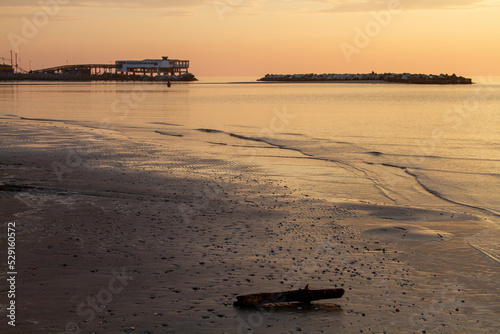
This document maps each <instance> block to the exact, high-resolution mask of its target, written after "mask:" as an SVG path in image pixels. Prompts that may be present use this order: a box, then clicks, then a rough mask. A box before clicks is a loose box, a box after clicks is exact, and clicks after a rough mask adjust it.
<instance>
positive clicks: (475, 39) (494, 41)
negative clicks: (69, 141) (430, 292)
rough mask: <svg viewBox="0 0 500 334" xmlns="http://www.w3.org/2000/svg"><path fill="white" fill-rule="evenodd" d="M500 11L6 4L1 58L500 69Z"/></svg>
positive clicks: (212, 1)
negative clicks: (165, 58)
mask: <svg viewBox="0 0 500 334" xmlns="http://www.w3.org/2000/svg"><path fill="white" fill-rule="evenodd" d="M499 17H500V1H498V0H495V1H492V0H486V1H480V0H456V1H450V0H400V1H398V0H373V1H368V0H309V1H304V0H280V1H279V0H142V1H134V0H104V1H87V0H41V1H38V0H2V1H0V18H1V20H0V28H1V31H2V34H1V38H0V56H1V57H5V58H10V50H14V51H17V52H18V57H19V59H20V64H21V66H22V67H23V68H25V69H29V68H31V69H36V68H41V67H50V66H57V65H63V64H66V63H69V64H78V63H110V62H114V61H115V60H128V59H138V60H141V59H146V58H161V56H170V57H171V58H179V59H189V60H191V72H192V73H194V74H195V75H197V76H213V75H221V76H232V75H234V76H256V77H259V76H262V75H264V74H266V73H311V72H314V73H325V72H328V73H346V72H347V73H358V72H371V71H375V72H413V73H435V74H439V73H449V74H451V73H457V74H460V75H467V76H474V75H500V66H499V65H498V59H500V20H498V18H499ZM1 61H2V59H0V62H1Z"/></svg>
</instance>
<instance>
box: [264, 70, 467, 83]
mask: <svg viewBox="0 0 500 334" xmlns="http://www.w3.org/2000/svg"><path fill="white" fill-rule="evenodd" d="M258 81H277V82H280V81H281V82H357V81H358V82H359V81H369V82H395V83H408V84H441V85H470V84H472V79H470V78H464V77H461V76H460V77H459V76H457V75H456V74H452V75H448V74H440V75H433V74H411V73H401V74H396V73H383V74H378V73H374V72H372V73H367V74H359V73H358V74H327V73H324V74H312V73H311V74H266V76H265V77H263V78H261V79H259V80H258Z"/></svg>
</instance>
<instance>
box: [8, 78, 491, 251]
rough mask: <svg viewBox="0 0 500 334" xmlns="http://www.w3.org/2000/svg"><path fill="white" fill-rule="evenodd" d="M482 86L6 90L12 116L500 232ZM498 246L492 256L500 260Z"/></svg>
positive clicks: (487, 96) (219, 84)
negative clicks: (126, 139)
mask: <svg viewBox="0 0 500 334" xmlns="http://www.w3.org/2000/svg"><path fill="white" fill-rule="evenodd" d="M228 81H231V83H228ZM474 81H475V82H477V84H475V85H472V86H427V85H422V86H418V85H400V84H351V83H350V84H339V83H334V84H333V83H332V84H330V83H326V84H325V83H319V84H314V83H308V84H301V83H280V84H277V83H256V82H251V81H250V80H249V79H248V78H239V79H232V80H228V79H226V78H224V79H220V78H219V79H214V78H207V79H206V80H202V81H200V82H197V83H179V84H174V85H173V86H172V87H171V88H167V87H166V85H164V84H161V83H160V84H159V83H148V84H142V83H83V84H67V83H64V84H61V83H51V84H29V83H21V84H15V85H12V84H3V85H0V104H1V106H2V111H1V114H4V115H5V114H9V115H16V116H19V117H25V118H34V119H51V120H58V121H65V122H68V123H73V124H80V125H84V126H92V127H94V128H98V127H100V128H112V129H114V130H117V131H120V132H122V133H124V134H127V135H129V136H135V137H138V138H142V139H144V140H147V141H148V142H153V143H158V144H169V145H177V146H178V147H179V150H182V151H183V152H186V153H187V154H189V153H190V154H194V155H196V154H197V155H199V156H203V157H204V158H207V159H213V160H216V159H218V160H226V161H231V162H233V163H236V164H251V165H253V166H256V170H258V171H259V172H260V173H266V174H267V175H272V176H275V177H277V178H286V179H288V180H289V181H290V182H292V184H293V185H294V186H297V187H300V188H301V189H303V191H305V192H308V193H310V195H311V196H316V197H320V198H323V199H326V200H330V201H365V202H369V203H374V204H388V205H389V204H395V205H409V206H415V207H423V208H434V209H436V208H437V209H450V210H454V211H457V212H458V211H459V212H474V213H476V214H479V215H482V216H484V217H485V218H486V219H488V220H489V221H490V222H491V224H492V227H495V226H497V227H498V226H500V223H499V216H500V191H499V190H500V81H499V80H498V78H474ZM153 158H154V157H151V159H153ZM145 159H147V157H146V158H145ZM227 166H229V164H228V165H227ZM200 169H201V167H200ZM227 169H228V172H229V169H232V170H231V172H234V167H227ZM212 172H213V171H212ZM218 172H219V173H224V169H222V170H221V169H220V168H219V169H218ZM491 235H492V236H493V235H494V236H495V237H494V238H493V237H491V240H489V241H488V240H486V241H484V240H483V241H482V247H484V246H487V249H488V250H489V251H490V252H494V254H496V256H497V257H498V258H500V255H499V254H500V249H499V248H498V246H497V244H498V242H497V240H498V239H497V237H498V234H491Z"/></svg>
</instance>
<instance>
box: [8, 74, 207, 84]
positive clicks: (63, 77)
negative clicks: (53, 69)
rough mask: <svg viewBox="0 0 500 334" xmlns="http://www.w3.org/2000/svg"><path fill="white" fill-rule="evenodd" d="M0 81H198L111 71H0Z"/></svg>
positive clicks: (191, 77) (187, 76)
mask: <svg viewBox="0 0 500 334" xmlns="http://www.w3.org/2000/svg"><path fill="white" fill-rule="evenodd" d="M2 81H65V82H91V81H142V82H144V81H147V82H168V81H198V79H196V77H195V76H194V75H193V74H191V73H184V74H180V75H172V76H171V75H158V76H155V77H151V76H147V75H146V76H143V75H121V74H113V73H104V74H92V75H73V74H51V73H0V82H2Z"/></svg>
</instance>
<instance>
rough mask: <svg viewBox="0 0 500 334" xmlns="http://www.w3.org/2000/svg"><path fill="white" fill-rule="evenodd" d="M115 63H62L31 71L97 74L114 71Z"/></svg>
mask: <svg viewBox="0 0 500 334" xmlns="http://www.w3.org/2000/svg"><path fill="white" fill-rule="evenodd" d="M115 68H116V65H115V64H80V65H62V66H56V67H49V68H43V69H39V70H33V71H31V73H49V74H69V75H98V74H103V73H114V71H115Z"/></svg>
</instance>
